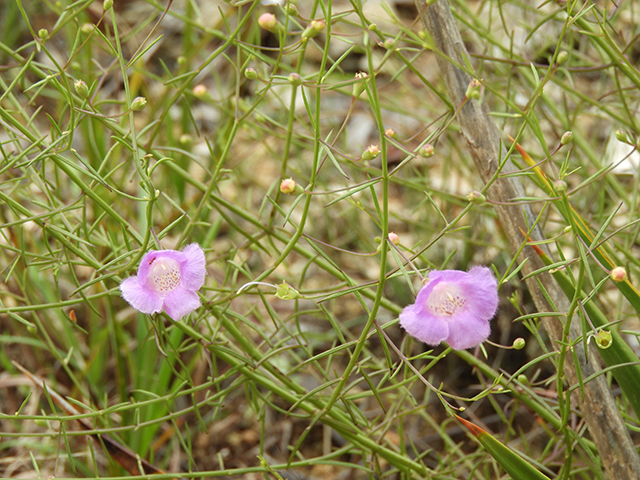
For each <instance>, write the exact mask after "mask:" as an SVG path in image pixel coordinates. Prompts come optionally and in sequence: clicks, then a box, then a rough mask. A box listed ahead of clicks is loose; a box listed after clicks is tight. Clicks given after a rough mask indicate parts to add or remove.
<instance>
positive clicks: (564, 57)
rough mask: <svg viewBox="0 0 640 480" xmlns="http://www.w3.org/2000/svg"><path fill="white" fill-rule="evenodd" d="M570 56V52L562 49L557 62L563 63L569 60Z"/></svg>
mask: <svg viewBox="0 0 640 480" xmlns="http://www.w3.org/2000/svg"><path fill="white" fill-rule="evenodd" d="M568 58H569V54H568V53H567V52H566V50H562V51H561V52H560V53H559V54H558V58H557V59H556V62H558V65H562V64H563V63H565V62H566V61H567V59H568Z"/></svg>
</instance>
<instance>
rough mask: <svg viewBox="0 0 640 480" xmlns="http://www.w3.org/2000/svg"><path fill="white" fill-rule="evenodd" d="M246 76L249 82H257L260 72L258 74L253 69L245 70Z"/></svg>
mask: <svg viewBox="0 0 640 480" xmlns="http://www.w3.org/2000/svg"><path fill="white" fill-rule="evenodd" d="M244 76H245V77H247V78H248V79H249V80H255V79H256V78H258V72H256V71H255V69H253V68H245V69H244Z"/></svg>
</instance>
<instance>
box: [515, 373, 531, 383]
mask: <svg viewBox="0 0 640 480" xmlns="http://www.w3.org/2000/svg"><path fill="white" fill-rule="evenodd" d="M516 380H518V382H520V383H522V384H524V385H528V384H529V379H528V378H527V376H526V375H525V374H524V373H521V374H520V375H518V376H517V377H516Z"/></svg>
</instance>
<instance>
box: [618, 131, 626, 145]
mask: <svg viewBox="0 0 640 480" xmlns="http://www.w3.org/2000/svg"><path fill="white" fill-rule="evenodd" d="M616 139H618V141H619V142H622V143H629V139H628V138H627V134H626V133H624V132H623V131H622V130H616Z"/></svg>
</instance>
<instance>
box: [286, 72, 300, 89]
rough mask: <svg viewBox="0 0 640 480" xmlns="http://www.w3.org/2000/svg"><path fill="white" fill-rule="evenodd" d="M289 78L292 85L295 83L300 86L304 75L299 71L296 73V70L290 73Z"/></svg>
mask: <svg viewBox="0 0 640 480" xmlns="http://www.w3.org/2000/svg"><path fill="white" fill-rule="evenodd" d="M287 79H288V80H289V83H290V84H291V85H294V86H296V87H299V86H300V85H302V77H301V76H300V74H298V73H295V72H293V73H290V74H289V76H288V77H287Z"/></svg>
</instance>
